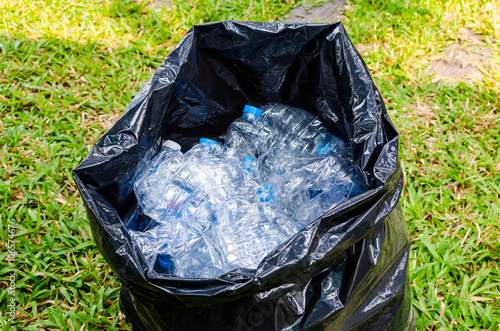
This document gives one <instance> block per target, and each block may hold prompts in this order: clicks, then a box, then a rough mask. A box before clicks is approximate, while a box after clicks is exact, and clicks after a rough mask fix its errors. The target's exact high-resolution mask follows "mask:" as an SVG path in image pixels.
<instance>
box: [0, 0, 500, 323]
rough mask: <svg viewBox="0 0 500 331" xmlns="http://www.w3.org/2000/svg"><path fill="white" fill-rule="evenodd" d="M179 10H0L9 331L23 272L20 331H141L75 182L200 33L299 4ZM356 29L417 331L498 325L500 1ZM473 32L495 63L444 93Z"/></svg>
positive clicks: (395, 12)
mask: <svg viewBox="0 0 500 331" xmlns="http://www.w3.org/2000/svg"><path fill="white" fill-rule="evenodd" d="M171 5H172V6H171V7H170V8H163V9H161V10H156V9H152V8H150V7H148V6H146V2H142V3H141V4H138V3H137V2H134V1H129V0H123V1H117V0H116V1H108V0H104V1H89V0H74V1H63V0H53V1H48V0H47V1H26V0H0V149H1V152H0V164H1V167H0V199H2V200H1V202H2V204H1V206H0V218H1V226H2V229H1V231H0V233H1V234H0V235H1V238H2V243H3V249H2V251H1V253H0V254H1V261H2V262H1V267H2V268H1V275H0V281H1V283H0V284H1V287H2V289H1V291H0V300H1V304H0V310H1V311H2V315H1V317H0V324H1V325H2V329H3V330H9V329H10V328H11V324H10V322H8V319H9V315H6V314H5V313H4V312H7V310H8V306H7V303H8V302H7V300H9V298H10V295H9V286H10V279H9V278H7V277H8V276H9V275H11V273H12V272H13V271H15V274H16V276H15V296H16V297H17V302H16V305H17V307H16V308H17V314H16V317H15V321H16V324H15V326H16V327H17V328H19V329H24V330H29V329H33V330H35V329H53V330H54V329H68V330H88V329H110V330H113V329H114V330H116V329H130V325H128V324H127V322H126V321H125V318H124V315H123V314H122V313H120V311H119V307H118V293H119V283H118V282H117V280H116V278H115V277H114V276H113V274H112V273H111V270H110V269H109V268H108V267H107V265H106V262H105V261H104V260H103V258H102V257H101V255H100V253H99V251H98V250H97V248H96V246H95V244H94V243H93V241H92V235H91V231H90V228H89V225H88V222H87V219H86V215H85V210H84V207H83V203H82V200H81V197H80V196H79V194H78V192H77V190H76V187H75V184H74V182H73V180H72V177H71V170H72V169H73V168H74V167H75V166H76V165H77V164H79V163H80V162H81V161H82V160H83V158H84V157H85V156H86V154H87V153H88V151H89V148H90V146H92V144H93V143H94V142H95V141H96V140H97V139H98V138H99V137H100V136H101V135H102V134H103V133H104V132H105V131H106V129H108V128H109V127H110V126H111V125H112V123H113V122H114V121H115V120H116V119H117V118H118V116H119V114H120V112H122V111H123V110H124V109H125V107H126V105H127V104H128V103H129V102H130V100H131V99H132V97H133V96H134V95H135V93H137V92H138V91H139V89H140V88H141V86H142V85H144V84H145V82H146V81H147V79H148V78H149V77H150V75H151V74H152V72H153V71H154V70H155V68H156V67H157V66H158V65H159V64H160V63H161V62H162V61H163V59H164V58H165V57H166V56H167V55H168V54H169V52H170V51H171V50H172V49H173V47H174V46H175V45H176V43H177V42H178V41H179V40H180V39H181V38H182V36H183V35H184V34H185V32H186V31H187V30H188V29H189V28H190V27H191V26H192V25H194V24H199V23H204V22H211V21H218V20H223V19H234V20H264V21H272V20H277V19H280V18H282V17H284V16H285V13H286V12H287V11H288V10H289V9H290V8H292V7H294V6H295V5H296V3H295V2H294V1H292V0H288V1H276V0H268V1H249V2H245V3H243V2H242V1H215V0H205V1H180V0H173V1H171ZM344 25H345V27H346V30H347V31H348V33H349V35H350V37H351V39H352V41H353V42H354V43H355V44H356V46H357V48H358V50H359V51H360V53H361V54H362V56H363V58H364V59H365V62H366V64H367V66H368V68H369V69H370V71H371V73H372V75H373V78H374V80H375V82H376V83H377V85H378V86H379V88H380V90H381V93H382V96H383V97H384V100H385V102H386V105H387V108H388V110H389V113H390V116H391V118H392V120H393V122H394V124H395V126H396V128H398V130H399V132H400V134H401V140H400V141H401V143H400V156H401V160H402V162H403V164H404V167H405V171H406V188H405V193H404V196H403V197H402V198H401V199H402V204H403V207H404V211H405V213H406V219H407V224H408V229H409V232H410V236H411V240H412V250H411V259H410V281H411V289H412V296H413V299H412V300H413V306H414V308H415V311H416V313H417V328H418V329H419V330H427V329H429V330H437V329H445V330H448V329H453V330H456V329H458V330H461V329H464V330H465V329H476V330H493V329H498V328H500V267H499V263H500V229H499V225H500V224H499V218H500V217H499V216H500V199H499V192H500V153H499V152H498V150H499V149H500V134H499V132H500V4H499V3H498V2H497V1H495V0H491V1H480V0H462V1H458V0H451V1H435V0H434V1H430V0H420V1H419V0H411V1H410V0H406V1H403V0H401V1H399V0H384V1H382V0H356V1H354V2H353V3H351V4H350V5H349V6H348V7H347V11H346V19H345V20H344ZM466 31H470V32H472V33H474V34H475V35H477V36H479V37H480V39H481V40H482V42H481V43H482V45H483V46H484V45H486V46H484V47H487V48H488V49H489V50H490V51H491V53H489V54H490V55H489V60H488V62H487V63H484V64H483V65H482V66H480V67H479V70H480V72H481V74H482V78H480V79H476V80H468V79H465V80H460V79H459V80H454V81H446V80H445V81H436V80H435V79H433V77H432V76H431V75H429V74H428V73H427V68H428V67H429V66H430V65H431V63H432V61H434V60H436V59H439V58H440V54H441V53H442V52H444V51H445V50H446V48H447V47H448V46H450V45H452V44H454V43H469V42H468V41H467V40H466V39H467V38H466V36H465V34H466ZM476 43H477V42H476ZM9 225H10V226H12V225H14V226H15V228H16V229H17V231H16V232H15V233H13V232H12V231H11V229H12V227H9ZM12 239H14V240H15V242H16V244H15V245H10V244H9V240H12ZM9 249H10V250H15V251H16V252H17V255H16V257H15V259H14V260H13V261H12V262H13V263H12V264H10V263H9V260H12V259H9V256H8V253H9Z"/></svg>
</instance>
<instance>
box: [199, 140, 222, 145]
mask: <svg viewBox="0 0 500 331" xmlns="http://www.w3.org/2000/svg"><path fill="white" fill-rule="evenodd" d="M203 143H207V144H216V145H218V144H219V143H218V142H216V141H215V140H212V139H208V138H200V144H203Z"/></svg>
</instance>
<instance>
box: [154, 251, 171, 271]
mask: <svg viewBox="0 0 500 331" xmlns="http://www.w3.org/2000/svg"><path fill="white" fill-rule="evenodd" d="M158 264H159V265H160V266H161V267H162V268H165V269H167V270H174V261H172V256H170V255H169V254H159V255H158Z"/></svg>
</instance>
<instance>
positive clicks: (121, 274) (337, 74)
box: [73, 21, 415, 330]
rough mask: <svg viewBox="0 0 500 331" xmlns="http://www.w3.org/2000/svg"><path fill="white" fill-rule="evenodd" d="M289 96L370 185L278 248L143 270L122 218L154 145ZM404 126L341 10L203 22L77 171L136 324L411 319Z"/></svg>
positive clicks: (337, 325)
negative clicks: (242, 263)
mask: <svg viewBox="0 0 500 331" xmlns="http://www.w3.org/2000/svg"><path fill="white" fill-rule="evenodd" d="M271 101H273V102H281V103H284V104H288V105H291V106H295V107H298V108H302V109H305V110H307V111H309V112H311V113H313V114H315V115H317V116H318V117H319V118H320V119H321V120H322V121H323V123H324V124H325V126H327V127H328V128H329V130H330V131H331V132H332V133H334V134H335V135H337V136H339V137H341V138H342V139H344V140H345V141H346V142H348V143H349V144H350V146H351V148H352V150H353V159H354V162H355V164H356V166H357V167H358V170H359V173H360V175H361V176H362V179H363V181H364V183H365V185H366V186H367V187H368V188H369V190H368V191H367V192H365V193H363V194H361V195H359V196H356V197H354V198H353V199H351V200H349V201H347V202H345V203H343V204H341V205H339V206H337V207H336V208H334V209H332V210H331V211H330V212H328V213H327V214H325V215H324V216H323V217H322V218H320V219H318V220H316V221H314V222H312V223H311V224H310V225H308V226H307V227H306V228H304V229H303V230H302V231H300V232H299V233H297V235H295V236H294V237H293V238H290V240H289V241H287V242H285V243H284V244H282V245H281V246H280V247H278V248H277V249H276V250H275V251H274V252H272V253H270V254H269V255H268V256H267V257H266V258H265V259H264V260H263V261H262V263H261V264H260V265H259V267H258V268H257V270H248V269H240V270H235V271H233V272H230V273H228V274H225V275H222V276H220V277H218V278H217V279H182V278H179V277H176V276H171V275H170V276H164V277H161V276H160V277H159V276H157V275H156V276H155V275H148V272H147V271H146V270H147V266H146V262H145V261H144V258H143V256H142V254H141V252H140V250H139V248H138V247H137V246H136V245H135V243H133V242H132V241H131V238H130V237H129V235H128V233H127V231H126V229H125V227H124V224H131V222H140V219H138V216H137V203H136V200H135V196H134V193H133V192H132V182H133V178H134V175H135V173H136V171H137V169H138V168H139V164H140V162H141V160H142V159H143V158H144V156H145V155H146V153H147V152H148V151H151V150H153V151H154V150H155V149H154V146H158V145H159V142H161V141H162V140H166V139H172V140H175V141H176V142H178V143H179V144H180V145H181V146H182V148H183V151H184V152H185V151H186V150H188V149H189V148H190V147H191V146H193V145H194V144H195V143H196V142H197V141H198V139H199V138H200V137H208V138H221V137H223V135H224V133H225V131H226V129H227V127H228V125H229V124H230V123H231V122H232V121H233V120H234V119H236V118H237V117H240V116H241V112H242V109H243V106H244V105H245V104H251V105H254V106H261V105H263V104H265V103H267V102H271ZM398 138H399V136H398V133H397V131H396V129H395V128H394V127H393V125H392V123H391V121H390V119H389V116H388V115H387V111H386V108H385V105H384V103H383V101H382V98H381V96H380V93H379V91H378V90H377V88H376V87H375V84H374V83H373V81H372V79H371V77H370V75H369V73H368V70H367V68H366V66H365V64H364V62H363V60H362V59H361V57H360V55H359V54H358V52H357V51H356V50H355V48H354V47H353V45H352V43H351V41H350V40H349V38H348V36H347V34H346V32H345V30H344V27H343V25H342V24H341V23H336V24H290V25H286V24H283V23H255V22H233V21H224V22H218V23H210V24H205V25H199V26H194V27H193V28H192V29H191V30H190V31H189V32H188V33H187V34H186V36H185V37H184V38H183V39H182V40H181V42H180V43H179V45H177V47H176V48H175V49H174V50H173V51H172V53H171V54H170V55H169V56H168V57H167V59H166V60H165V61H164V63H163V64H162V65H161V66H160V67H159V68H158V69H157V71H156V72H155V74H154V75H153V77H152V78H151V79H150V80H149V81H148V83H147V84H146V85H145V86H144V87H143V88H142V90H141V91H140V92H139V93H138V95H137V96H136V97H135V98H134V100H133V101H132V102H131V103H130V105H129V106H128V107H127V110H126V112H125V113H124V115H123V116H122V117H121V118H120V119H119V120H118V121H117V123H116V124H115V125H114V126H113V127H112V128H111V129H110V130H109V131H108V132H107V133H106V134H105V135H104V136H103V137H101V138H100V139H99V140H98V141H97V143H96V144H95V145H94V147H93V148H92V150H91V152H90V153H89V155H88V156H87V158H86V159H85V160H84V161H83V162H82V163H81V164H80V165H79V166H78V167H77V168H76V169H75V170H74V172H73V176H74V179H75V181H76V183H77V185H78V188H79V190H80V193H81V194H82V196H83V199H84V201H85V204H86V207H87V214H88V218H89V220H90V223H91V228H92V231H93V235H94V239H95V241H96V243H97V245H98V247H99V249H100V251H101V252H102V254H103V256H104V258H105V259H106V261H107V262H108V264H109V265H110V267H111V269H112V270H113V271H114V272H115V274H116V276H117V277H118V278H119V280H120V281H121V283H122V287H121V295H120V307H121V309H122V310H123V312H124V313H125V314H126V316H127V318H128V319H129V320H130V322H131V323H132V324H133V326H134V329H137V330H285V329H286V330H301V329H303V330H358V329H362V330H381V329H383V330H409V329H412V328H413V327H414V324H415V317H414V313H413V308H412V306H411V300H410V288H409V281H408V256H409V245H410V244H409V238H408V231H407V228H406V224H405V220H404V215H403V213H402V209H401V206H400V204H399V197H400V194H401V191H402V187H403V173H402V169H401V165H400V162H399V157H398Z"/></svg>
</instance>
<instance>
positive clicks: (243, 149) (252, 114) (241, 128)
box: [225, 105, 262, 157]
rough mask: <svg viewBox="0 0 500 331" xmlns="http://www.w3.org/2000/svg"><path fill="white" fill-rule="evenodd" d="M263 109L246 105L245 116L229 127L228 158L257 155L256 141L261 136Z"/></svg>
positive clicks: (227, 136)
mask: <svg viewBox="0 0 500 331" xmlns="http://www.w3.org/2000/svg"><path fill="white" fill-rule="evenodd" d="M261 116H262V109H260V108H257V107H252V106H250V105H246V106H245V108H244V109H243V116H242V117H240V118H238V119H236V120H235V121H234V122H233V123H231V125H230V126H229V128H228V130H227V134H226V143H225V146H226V150H227V154H228V156H230V157H232V156H238V155H240V156H244V155H255V152H256V150H257V147H256V145H255V144H256V141H257V139H258V137H259V135H260V134H261V128H262V123H261Z"/></svg>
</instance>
